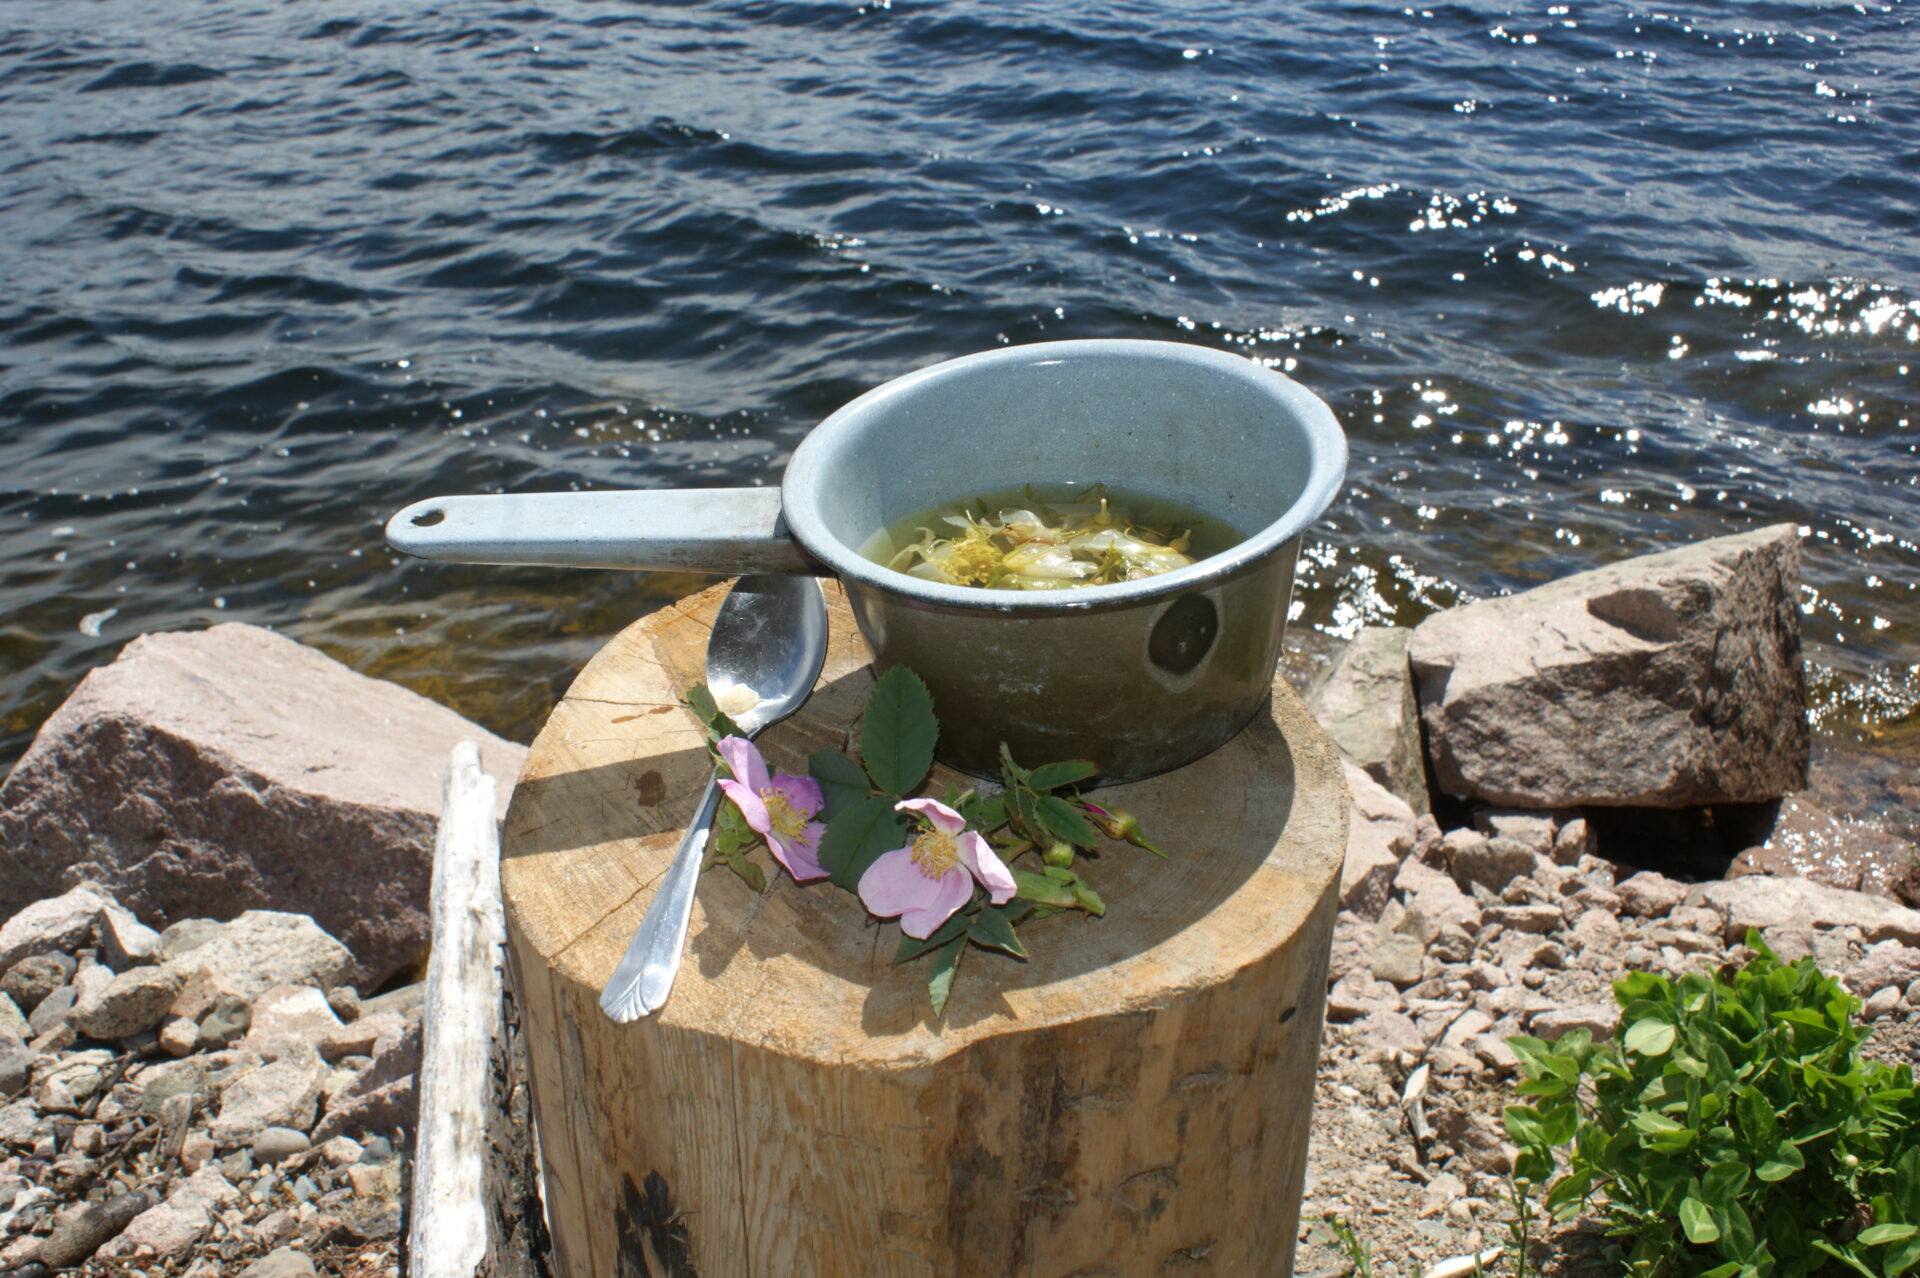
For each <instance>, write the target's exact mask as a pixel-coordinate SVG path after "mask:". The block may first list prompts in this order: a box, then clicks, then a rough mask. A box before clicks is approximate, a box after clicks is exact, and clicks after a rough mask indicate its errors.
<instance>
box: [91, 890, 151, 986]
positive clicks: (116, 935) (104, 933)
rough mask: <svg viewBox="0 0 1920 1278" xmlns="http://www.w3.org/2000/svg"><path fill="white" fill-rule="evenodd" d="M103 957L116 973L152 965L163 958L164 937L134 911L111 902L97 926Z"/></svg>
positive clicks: (101, 955)
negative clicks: (162, 941) (162, 943)
mask: <svg viewBox="0 0 1920 1278" xmlns="http://www.w3.org/2000/svg"><path fill="white" fill-rule="evenodd" d="M95 931H96V933H97V935H98V936H99V938H100V957H101V958H103V959H105V960H106V963H107V966H108V967H110V968H112V969H113V970H114V971H116V972H124V971H126V970H127V969H128V968H130V967H138V966H140V965H141V964H143V963H152V962H154V961H155V960H157V959H158V958H159V957H160V934H159V933H158V932H156V931H154V930H153V929H152V928H150V927H148V926H147V925H146V924H145V923H142V922H141V921H140V920H139V919H137V918H135V917H134V916H133V912H132V911H131V910H127V909H123V908H121V907H120V906H118V905H114V904H112V903H108V904H107V905H106V906H105V907H103V908H102V909H101V911H100V917H99V919H98V921H97V923H96V925H95Z"/></svg>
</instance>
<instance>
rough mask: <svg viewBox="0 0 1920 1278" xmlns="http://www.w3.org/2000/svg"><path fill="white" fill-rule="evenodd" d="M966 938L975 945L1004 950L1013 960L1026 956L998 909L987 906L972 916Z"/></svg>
mask: <svg viewBox="0 0 1920 1278" xmlns="http://www.w3.org/2000/svg"><path fill="white" fill-rule="evenodd" d="M967 936H968V937H969V938H970V939H971V940H972V941H973V942H974V943H975V944H976V945H985V946H988V947H990V948H992V949H996V950H1005V951H1006V952H1007V953H1009V954H1011V955H1013V956H1014V957H1015V958H1025V957H1026V956H1027V951H1026V947H1025V946H1023V945H1021V944H1020V938H1019V937H1018V936H1016V935H1014V931H1013V924H1012V922H1011V921H1009V920H1008V918H1007V916H1006V915H1005V914H1003V913H1001V911H1000V910H999V908H998V907H996V906H992V905H989V906H987V907H986V908H985V909H983V910H981V911H980V913H978V914H976V915H974V917H973V923H972V925H971V926H970V927H969V928H968V929H967Z"/></svg>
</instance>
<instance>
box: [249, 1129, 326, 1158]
mask: <svg viewBox="0 0 1920 1278" xmlns="http://www.w3.org/2000/svg"><path fill="white" fill-rule="evenodd" d="M312 1147H313V1142H312V1141H310V1140H308V1139H307V1137H306V1135H305V1133H302V1132H298V1131H295V1130H294V1129H293V1128H291V1127H268V1128H264V1129H263V1130H262V1131H261V1132H260V1134H259V1135H258V1136H256V1137H254V1138H253V1160H254V1162H255V1163H258V1164H260V1165H262V1166H272V1165H273V1164H274V1163H277V1162H279V1161H280V1160H281V1159H283V1158H291V1157H293V1156H294V1155H295V1154H303V1153H305V1152H306V1151H307V1150H309V1149H311V1148H312Z"/></svg>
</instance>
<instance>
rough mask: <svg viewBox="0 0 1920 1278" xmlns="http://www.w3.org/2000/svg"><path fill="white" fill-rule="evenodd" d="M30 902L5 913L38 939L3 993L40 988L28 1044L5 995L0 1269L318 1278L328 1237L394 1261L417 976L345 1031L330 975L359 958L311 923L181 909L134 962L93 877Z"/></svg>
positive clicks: (114, 910)
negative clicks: (246, 1272)
mask: <svg viewBox="0 0 1920 1278" xmlns="http://www.w3.org/2000/svg"><path fill="white" fill-rule="evenodd" d="M39 905H40V906H41V908H38V909H34V910H32V911H30V912H28V911H23V912H21V913H20V914H16V915H15V917H14V919H12V920H9V921H8V922H7V923H6V924H5V925H0V934H5V933H7V932H8V931H9V930H11V934H12V937H13V939H14V941H15V942H17V943H18V945H17V946H16V949H18V946H25V947H26V948H27V949H31V950H32V951H33V952H31V953H23V956H22V957H19V958H17V959H16V960H15V961H14V963H13V965H12V966H11V967H10V968H8V969H6V970H5V971H4V972H0V991H4V990H7V989H15V990H25V989H27V988H28V987H31V989H32V990H34V991H41V992H40V993H39V994H38V999H37V1005H36V1006H35V1009H34V1010H35V1015H36V1017H38V1018H39V1023H38V1024H37V1025H32V1026H27V1027H26V1028H27V1029H28V1033H29V1034H30V1035H31V1037H30V1038H27V1037H24V1036H23V1035H21V1034H20V1033H19V1030H20V1029H21V1028H22V1026H23V1023H22V1022H20V1021H19V1020H18V1012H17V1010H16V1012H15V1018H16V1019H15V1021H12V1022H9V1021H7V1020H6V1018H5V1016H4V1007H0V1273H7V1272H12V1271H15V1270H19V1269H21V1268H22V1267H23V1266H28V1265H32V1264H39V1265H44V1266H46V1267H47V1268H49V1269H52V1268H56V1267H62V1266H69V1265H76V1264H80V1263H82V1262H84V1261H86V1260H87V1259H88V1258H89V1257H91V1256H96V1255H97V1256H98V1257H99V1258H100V1259H101V1260H102V1261H104V1262H112V1263H114V1264H120V1265H141V1266H158V1268H152V1269H150V1270H149V1272H155V1273H159V1272H165V1273H169V1274H182V1275H190V1276H191V1278H216V1275H224V1274H228V1273H233V1272H236V1271H238V1270H239V1269H240V1268H241V1267H242V1266H243V1265H250V1266H263V1265H264V1266H267V1267H266V1268H263V1269H260V1272H262V1273H297V1272H305V1273H312V1272H315V1271H314V1269H313V1265H312V1260H311V1255H313V1254H318V1253H320V1252H322V1251H326V1250H329V1249H336V1248H340V1247H347V1248H358V1249H360V1251H361V1253H362V1254H363V1255H364V1256H365V1257H366V1258H368V1260H369V1261H370V1262H377V1264H378V1267H377V1268H375V1269H372V1270H367V1271H366V1272H367V1273H369V1274H373V1273H384V1272H386V1266H387V1264H388V1262H390V1261H391V1260H392V1259H393V1258H394V1257H395V1256H396V1255H397V1247H398V1231H399V1228H400V1220H401V1214H402V1210H401V1209H402V1202H401V1186H402V1185H403V1184H404V1183H405V1182H406V1179H407V1177H406V1173H405V1165H406V1155H405V1153H404V1151H403V1150H397V1149H396V1147H397V1146H400V1145H402V1144H404V1140H405V1138H406V1137H407V1136H409V1135H410V1134H411V1132H412V1130H413V1127H414V1123H415V1118H416V1112H415V1111H416V1104H415V1099H414V1098H415V1092H414V1074H415V1073H416V1072H417V1071H418V1069H419V1041H420V1038H419V1033H420V1016H421V1014H422V1012H423V1010H424V1007H423V1004H422V1001H421V999H420V997H419V990H418V988H417V987H415V988H412V989H405V990H401V991H395V992H394V993H392V994H387V995H382V996H380V997H378V998H374V999H369V1000H367V1001H366V1003H365V1005H364V1006H366V1007H370V1008H373V1009H375V1010H374V1011H372V1012H371V1013H370V1014H368V1015H366V1016H362V1017H359V1018H357V1019H356V1020H354V1021H352V1022H350V1023H346V1024H343V1022H342V1021H341V1019H340V1017H339V1016H338V1015H337V1014H336V1012H335V1010H334V1009H335V1007H336V1006H338V1007H342V1008H348V1009H350V1010H353V1011H356V1012H357V1011H358V1010H359V1009H360V1008H361V1007H362V1003H361V1001H360V1000H359V999H358V997H357V996H355V995H352V993H351V987H348V986H344V985H342V984H341V982H343V981H344V980H345V979H347V977H349V976H350V975H351V973H352V971H353V961H352V957H351V956H350V955H349V954H348V953H347V951H346V947H344V946H343V945H341V944H340V943H339V942H338V941H336V940H334V939H333V938H332V937H331V936H328V935H327V934H326V932H325V931H324V930H323V929H321V928H319V927H318V926H317V925H316V924H315V923H314V922H313V920H312V919H310V918H307V917H306V916H304V915H290V914H285V913H276V912H271V911H249V912H248V913H246V914H243V915H241V916H240V917H239V918H238V919H235V920H232V921H231V922H227V923H220V922H217V921H214V920H190V921H182V922H181V923H178V924H175V925H174V926H173V927H172V928H169V929H168V932H167V933H166V934H165V935H164V936H162V937H161V938H159V939H160V944H159V945H158V946H156V947H153V948H152V950H150V952H148V953H147V954H145V955H144V956H142V957H140V958H135V957H133V956H132V955H129V954H127V953H125V952H124V951H119V952H116V950H115V948H114V947H113V946H109V945H107V944H104V942H105V940H106V939H107V938H108V937H110V936H112V935H114V933H115V931H116V929H118V928H120V927H121V926H122V924H123V922H124V921H123V920H122V919H120V918H119V912H120V910H121V907H120V906H119V905H118V903H117V902H115V901H114V900H113V899H112V897H111V896H110V895H109V894H108V893H106V892H105V891H104V890H102V889H101V888H99V887H98V886H97V885H86V886H83V887H80V888H76V889H74V890H72V891H69V892H67V893H64V894H62V895H61V896H60V897H56V898H51V899H50V900H49V901H46V902H41V903H39ZM88 916H90V917H91V918H92V919H93V923H92V925H91V930H90V931H86V932H82V931H80V930H79V929H78V927H77V926H76V925H74V924H73V923H72V920H73V919H75V918H79V917H88ZM22 918H25V922H24V923H21V922H20V920H21V919H22ZM56 940H57V941H58V943H59V945H60V948H58V949H50V948H47V947H48V946H49V945H51V944H53V942H54V941H56ZM56 980H59V981H61V982H62V983H61V984H59V985H57V986H56V987H55V988H53V989H51V990H45V989H44V987H45V986H46V985H48V984H49V983H51V982H53V981H56ZM82 986H84V990H81V992H76V990H77V989H78V988H79V987H82ZM335 991H346V993H347V997H340V998H335V997H330V995H332V994H334V993H335ZM0 1002H4V1004H5V1006H13V1002H12V996H11V995H10V994H6V993H0ZM181 1026H184V1027H185V1028H186V1030H187V1031H188V1032H187V1033H185V1034H180V1033H172V1034H171V1036H170V1034H169V1030H170V1029H172V1028H174V1027H181ZM356 1027H357V1028H359V1029H360V1030H361V1033H360V1034H359V1035H357V1036H353V1037H349V1038H347V1039H346V1041H344V1042H342V1041H340V1040H341V1039H342V1037H343V1035H344V1033H345V1031H347V1030H349V1029H353V1028H356ZM269 1261H271V1262H272V1263H271V1264H270V1265H269V1264H268V1262H269ZM302 1265H305V1266H306V1268H305V1269H301V1268H300V1266H302ZM26 1272H38V1271H33V1270H28V1271H26ZM115 1272H118V1270H115ZM327 1272H335V1271H334V1270H333V1269H331V1268H329V1269H328V1271H327Z"/></svg>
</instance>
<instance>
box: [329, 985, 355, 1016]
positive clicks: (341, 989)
mask: <svg viewBox="0 0 1920 1278" xmlns="http://www.w3.org/2000/svg"><path fill="white" fill-rule="evenodd" d="M327 1006H328V1007H330V1008H332V1009H333V1015H334V1018H335V1019H336V1020H338V1021H339V1022H340V1023H341V1024H342V1025H345V1024H347V1023H348V1022H350V1021H357V1020H359V1019H360V1013H361V1007H360V995H359V993H358V992H357V991H356V990H355V989H354V988H353V987H352V986H351V985H336V986H334V987H333V988H332V989H330V990H328V991H327Z"/></svg>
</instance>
